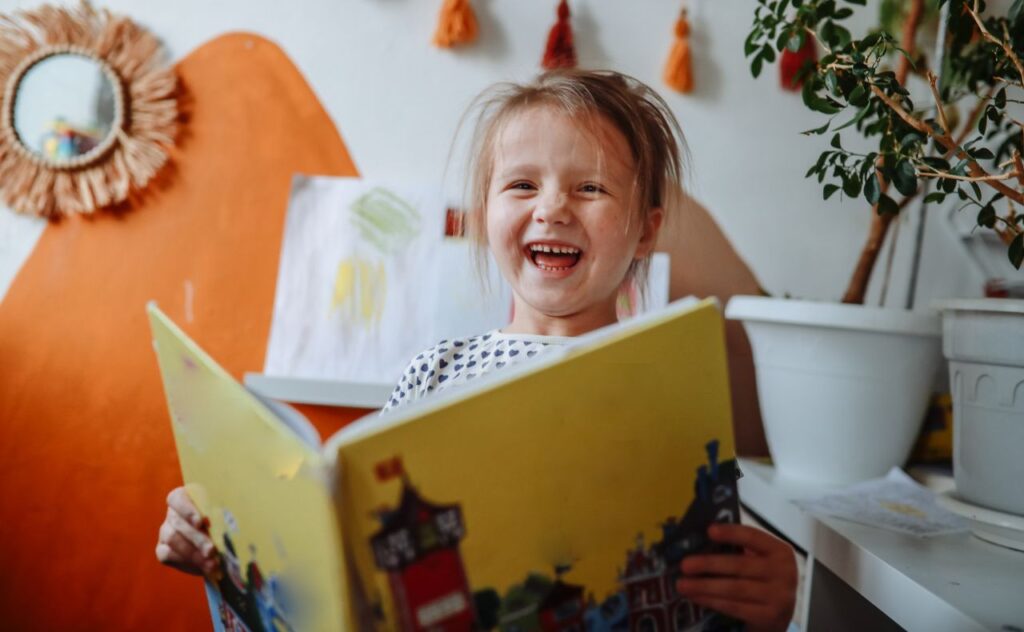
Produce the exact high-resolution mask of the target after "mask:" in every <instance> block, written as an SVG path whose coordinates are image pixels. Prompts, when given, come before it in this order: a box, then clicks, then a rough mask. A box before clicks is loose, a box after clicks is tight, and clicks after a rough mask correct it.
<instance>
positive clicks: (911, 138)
mask: <svg viewBox="0 0 1024 632" xmlns="http://www.w3.org/2000/svg"><path fill="white" fill-rule="evenodd" d="M923 140H924V139H923V138H921V136H920V135H919V134H917V133H916V132H908V133H907V134H905V135H904V136H903V138H901V139H900V149H904V150H905V149H907V148H909V147H911V146H913V145H915V144H919V143H920V142H921V141H923Z"/></svg>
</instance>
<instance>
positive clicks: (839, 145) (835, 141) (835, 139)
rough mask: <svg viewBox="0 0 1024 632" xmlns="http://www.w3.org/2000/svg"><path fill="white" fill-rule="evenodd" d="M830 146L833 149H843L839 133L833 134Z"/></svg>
mask: <svg viewBox="0 0 1024 632" xmlns="http://www.w3.org/2000/svg"><path fill="white" fill-rule="evenodd" d="M829 144H830V145H832V146H833V147H835V148H836V149H842V148H843V145H842V143H841V142H840V139H839V133H838V132H837V133H835V134H833V136H832V141H831V142H830V143H829Z"/></svg>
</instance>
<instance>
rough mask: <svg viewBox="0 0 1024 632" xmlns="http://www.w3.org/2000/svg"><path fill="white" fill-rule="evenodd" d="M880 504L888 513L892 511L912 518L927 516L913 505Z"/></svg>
mask: <svg viewBox="0 0 1024 632" xmlns="http://www.w3.org/2000/svg"><path fill="white" fill-rule="evenodd" d="M880 504H881V505H882V507H884V508H885V509H888V510H889V511H892V512H894V513H898V514H903V515H904V516H913V517H914V518H927V517H928V514H926V513H925V512H923V511H921V510H920V509H918V508H917V507H915V506H913V505H908V504H906V503H897V502H882V503H880Z"/></svg>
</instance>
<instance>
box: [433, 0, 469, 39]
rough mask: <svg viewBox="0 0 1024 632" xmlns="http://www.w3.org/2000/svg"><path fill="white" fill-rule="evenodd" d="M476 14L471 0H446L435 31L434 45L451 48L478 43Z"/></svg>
mask: <svg viewBox="0 0 1024 632" xmlns="http://www.w3.org/2000/svg"><path fill="white" fill-rule="evenodd" d="M476 35H477V27H476V14H475V13H473V6H472V5H470V4H469V0H444V4H443V5H441V15H440V17H439V18H438V21H437V30H436V31H434V45H435V46H438V47H440V48H451V47H453V46H459V45H462V44H471V43H473V42H475V41H476Z"/></svg>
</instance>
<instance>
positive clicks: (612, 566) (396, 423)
mask: <svg viewBox="0 0 1024 632" xmlns="http://www.w3.org/2000/svg"><path fill="white" fill-rule="evenodd" d="M148 309H149V315H150V322H151V326H152V330H153V335H154V338H155V347H156V350H157V356H158V359H159V363H160V368H161V373H162V375H163V379H164V387H165V390H166V393H167V399H168V407H169V409H170V413H171V420H172V426H173V429H174V435H175V440H176V442H177V447H178V453H179V458H180V461H181V467H182V474H183V477H184V480H185V482H186V486H187V487H188V490H189V493H190V494H191V496H192V498H193V499H194V501H195V502H196V505H197V506H198V507H199V509H200V510H201V511H202V512H203V513H204V515H206V516H207V517H208V518H209V519H210V522H211V527H210V534H211V537H212V538H213V540H214V542H215V543H216V544H217V546H218V550H219V552H220V556H221V568H222V570H223V572H222V573H221V576H220V577H219V578H218V577H215V578H210V579H209V580H208V581H207V593H208V596H209V597H210V603H211V609H212V611H213V616H214V625H215V628H217V629H229V630H230V629H237V630H243V629H250V630H253V631H254V632H255V631H256V630H341V629H351V630H355V629H371V630H403V631H405V630H408V631H427V630H430V631H441V630H444V631H461V630H502V631H503V632H511V631H513V630H516V631H521V632H525V631H533V630H536V631H542V630H543V631H547V630H564V631H568V630H577V631H582V630H593V631H605V630H608V631H611V630H627V629H628V630H712V629H713V630H719V629H732V627H733V623H732V622H731V621H729V620H727V619H725V618H723V617H720V616H719V615H717V614H716V613H713V612H708V611H703V610H702V609H700V608H697V607H695V606H694V605H693V604H690V603H688V602H687V601H686V600H685V599H682V598H681V597H679V596H678V595H677V594H676V593H675V590H674V584H675V580H676V579H677V578H678V576H679V563H680V561H681V560H682V559H683V558H684V557H685V556H687V555H690V554H693V553H697V552H700V553H704V552H708V551H711V550H715V549H714V548H713V546H712V545H711V544H710V543H709V542H708V541H707V540H706V537H705V532H706V528H707V525H708V524H710V522H712V521H721V522H738V521H739V508H738V498H737V496H736V485H735V482H736V477H737V475H738V470H737V469H736V462H735V453H734V448H733V440H732V426H731V411H730V403H729V391H728V372H727V368H726V354H725V344H724V329H723V324H722V319H721V315H720V313H719V309H718V306H717V304H716V303H715V302H714V301H712V300H705V301H695V300H691V301H687V302H679V303H674V304H671V305H669V306H668V307H667V308H665V309H663V310H660V311H658V312H655V313H651V314H647V315H644V316H641V317H639V318H636V319H633V320H631V321H628V322H626V323H623V324H619V325H615V326H612V327H607V328H604V329H602V330H599V331H596V332H592V333H590V334H587V335H585V336H581V337H579V338H576V339H574V340H573V341H572V342H571V343H570V344H568V345H566V346H564V347H558V348H552V349H549V350H547V351H545V353H543V354H541V355H539V356H538V357H537V358H535V359H533V360H532V361H530V362H524V363H521V364H518V365H512V366H510V367H508V368H506V369H504V370H503V371H498V372H495V373H491V374H487V375H484V376H481V377H479V378H477V379H476V380H475V381H474V382H471V383H468V384H465V385H461V386H459V387H452V388H450V389H448V390H447V391H443V392H441V393H438V394H435V395H433V396H432V397H427V398H425V399H423V400H420V401H417V402H415V403H412V404H409V405H407V406H406V407H404V408H399V409H397V410H395V411H392V412H390V413H387V414H384V415H380V416H378V415H377V414H376V413H374V414H372V415H368V416H367V417H365V418H364V419H361V420H358V421H356V422H355V423H353V424H352V425H350V426H348V427H346V428H344V429H343V430H341V431H339V432H338V433H336V434H335V435H334V436H333V437H331V438H330V439H329V440H328V441H326V442H325V443H324V444H322V445H321V444H320V443H319V439H318V437H316V436H315V432H314V431H312V429H311V427H309V426H308V424H307V423H305V422H304V420H302V419H301V418H299V417H298V415H297V414H295V413H294V412H290V409H287V408H286V407H282V406H281V405H279V404H275V403H273V402H268V401H265V400H262V399H261V398H259V397H257V396H256V395H254V394H252V393H251V392H249V391H247V390H246V389H245V388H244V387H243V386H241V385H240V384H238V383H237V382H236V381H235V380H234V379H233V378H231V376H230V375H228V374H227V373H226V372H225V371H224V370H223V369H221V368H220V367H219V366H218V365H217V364H216V363H215V362H214V361H213V360H212V359H211V358H210V357H209V356H207V355H206V354H205V353H204V352H203V351H202V350H201V349H200V348H199V347H198V346H197V345H196V344H195V343H194V342H192V341H191V340H189V339H188V338H187V337H186V336H185V335H184V334H183V333H182V332H181V331H180V330H179V329H178V328H177V327H176V326H175V325H174V324H173V323H172V322H171V321H170V320H169V319H168V318H167V317H166V316H165V315H163V314H162V313H161V312H160V311H159V309H158V308H156V307H155V306H154V305H150V306H149V308H148Z"/></svg>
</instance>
